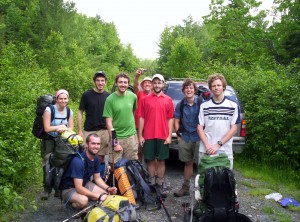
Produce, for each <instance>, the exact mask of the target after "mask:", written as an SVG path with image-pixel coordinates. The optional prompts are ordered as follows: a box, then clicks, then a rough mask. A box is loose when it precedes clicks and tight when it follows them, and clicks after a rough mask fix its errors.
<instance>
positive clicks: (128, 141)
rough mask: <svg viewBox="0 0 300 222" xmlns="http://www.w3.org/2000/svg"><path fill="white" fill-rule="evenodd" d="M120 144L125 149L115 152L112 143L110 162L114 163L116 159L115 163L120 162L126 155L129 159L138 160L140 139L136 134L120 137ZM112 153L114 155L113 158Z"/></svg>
mask: <svg viewBox="0 0 300 222" xmlns="http://www.w3.org/2000/svg"><path fill="white" fill-rule="evenodd" d="M118 142H119V144H120V145H121V146H122V147H123V150H122V151H120V152H113V153H112V147H111V144H110V149H109V162H110V163H112V162H113V160H112V159H114V163H116V162H118V161H119V160H120V159H121V158H123V157H125V158H127V159H129V160H137V159H138V139H137V135H136V134H134V135H132V136H130V137H128V138H124V139H118ZM112 154H113V155H114V156H113V158H112Z"/></svg>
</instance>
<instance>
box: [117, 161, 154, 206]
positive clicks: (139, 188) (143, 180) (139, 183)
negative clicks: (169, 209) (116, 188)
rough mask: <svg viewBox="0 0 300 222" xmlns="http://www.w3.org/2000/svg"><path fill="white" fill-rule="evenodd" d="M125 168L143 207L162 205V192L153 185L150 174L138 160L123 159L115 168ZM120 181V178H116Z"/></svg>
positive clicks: (136, 197)
mask: <svg viewBox="0 0 300 222" xmlns="http://www.w3.org/2000/svg"><path fill="white" fill-rule="evenodd" d="M121 166H123V167H124V168H125V170H126V174H127V176H128V179H129V182H130V185H131V186H132V189H133V190H134V195H135V199H136V200H139V201H140V203H141V204H142V205H144V206H145V208H146V207H147V204H152V205H156V206H159V205H160V191H159V189H158V188H157V187H156V186H155V185H151V184H150V181H149V174H148V172H147V170H146V169H145V168H144V166H143V165H142V164H141V163H140V162H139V161H138V160H128V159H127V158H122V159H121V160H120V161H118V162H117V163H116V164H115V168H118V167H121ZM116 180H118V178H116Z"/></svg>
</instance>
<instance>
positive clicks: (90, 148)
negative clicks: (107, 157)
mask: <svg viewBox="0 0 300 222" xmlns="http://www.w3.org/2000/svg"><path fill="white" fill-rule="evenodd" d="M100 144H101V143H100V137H99V136H98V135H97V134H95V133H91V134H89V135H88V136H87V138H86V146H87V147H86V150H85V151H84V152H83V153H82V154H81V157H79V156H76V157H74V158H73V159H72V160H71V163H70V165H69V167H68V168H67V170H66V172H65V174H64V176H63V178H62V183H61V187H62V189H63V191H62V199H63V202H64V203H65V205H67V204H71V206H72V207H73V208H75V209H81V208H84V207H85V206H87V204H88V202H89V200H105V199H106V197H107V195H108V193H110V194H116V193H117V188H116V187H109V186H108V185H107V184H106V183H105V182H104V181H103V180H102V179H101V176H100V160H99V156H98V152H99V149H100ZM91 177H93V182H92V181H90V179H91Z"/></svg>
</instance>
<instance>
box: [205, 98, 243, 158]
mask: <svg viewBox="0 0 300 222" xmlns="http://www.w3.org/2000/svg"><path fill="white" fill-rule="evenodd" d="M240 122H241V120H240V110H239V106H238V104H237V103H236V102H235V101H233V100H230V99H229V98H228V97H226V96H225V97H224V99H223V100H222V101H221V102H220V103H216V102H215V101H214V100H213V98H211V99H210V100H208V101H205V102H203V103H202V104H201V106H200V112H199V124H200V125H201V126H204V133H205V135H206V137H207V139H208V142H209V144H216V143H217V142H218V141H219V140H221V139H222V137H223V136H224V135H225V134H226V133H227V132H228V131H229V130H230V127H231V125H234V124H239V123H240ZM232 140H233V138H231V139H230V140H229V141H227V142H226V143H224V144H223V145H222V146H221V148H220V150H219V151H220V152H224V151H225V153H226V154H227V155H228V156H229V155H232ZM199 152H201V153H205V152H206V150H205V146H204V144H203V143H202V141H201V142H200V149H199Z"/></svg>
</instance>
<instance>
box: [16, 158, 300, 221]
mask: <svg viewBox="0 0 300 222" xmlns="http://www.w3.org/2000/svg"><path fill="white" fill-rule="evenodd" d="M182 170H183V164H182V163H179V161H178V160H176V159H170V160H169V161H168V162H167V170H166V172H167V173H166V179H165V180H166V188H167V190H168V192H169V195H168V197H167V198H166V200H165V202H164V205H165V206H166V208H167V210H168V212H169V214H170V216H171V218H172V221H173V222H179V221H189V216H188V215H187V213H186V214H185V212H184V208H183V207H182V205H183V204H184V203H189V204H192V192H191V195H190V196H185V197H180V198H176V197H174V196H173V192H174V191H175V190H177V189H179V188H180V187H181V183H182ZM235 178H236V180H237V183H238V196H239V203H240V210H239V212H240V213H242V214H244V215H246V216H248V217H249V218H250V219H251V221H253V222H276V221H278V222H279V221H281V220H279V216H281V215H284V218H287V219H288V218H290V220H286V221H288V222H291V221H292V222H299V221H300V213H299V212H291V211H289V210H288V209H285V208H283V207H281V206H280V205H279V204H278V203H277V202H275V201H274V200H266V199H265V198H264V197H263V196H251V195H250V194H249V191H251V190H252V189H255V188H253V187H257V188H260V187H261V188H263V187H266V186H267V184H264V183H262V182H260V181H256V180H252V179H248V178H244V177H243V176H242V174H241V173H240V172H237V171H235ZM242 184H251V186H244V185H242ZM274 192H280V190H277V191H274ZM282 194H283V195H284V197H289V196H288V194H284V193H282ZM285 195H287V196H285ZM36 198H37V201H38V209H37V210H36V211H33V210H30V209H28V210H26V213H24V214H22V215H21V216H20V218H19V221H22V222H23V221H24V222H25V221H33V222H34V221H36V222H41V221H42V222H58V221H64V220H65V219H67V218H68V217H69V215H70V214H68V211H67V210H66V209H64V208H63V207H62V205H61V202H60V199H58V198H55V197H53V195H51V197H50V199H49V200H47V201H41V200H40V198H39V195H38V194H37V195H36ZM264 208H268V209H270V210H271V211H273V213H272V214H267V213H265V212H264V211H263V209H264ZM137 215H138V217H139V218H140V219H141V221H143V222H146V221H147V222H163V221H168V218H167V216H166V213H165V211H164V210H163V208H162V209H160V210H156V211H148V210H145V209H144V208H141V209H140V210H138V211H137ZM281 218H283V217H281ZM72 221H76V220H72ZM77 221H80V220H77Z"/></svg>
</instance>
